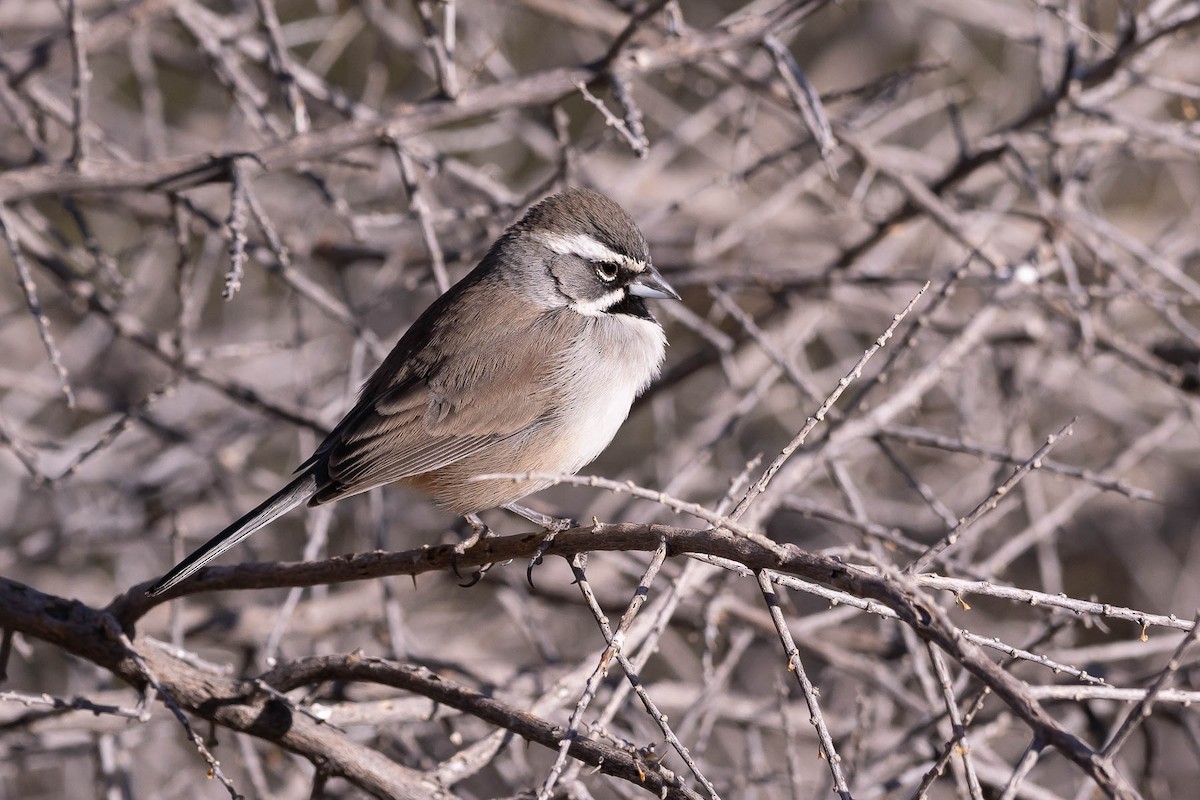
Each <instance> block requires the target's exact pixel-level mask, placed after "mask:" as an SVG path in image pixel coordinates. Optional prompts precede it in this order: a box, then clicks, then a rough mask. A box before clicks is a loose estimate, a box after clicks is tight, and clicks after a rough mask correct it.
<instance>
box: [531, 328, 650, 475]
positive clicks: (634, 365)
mask: <svg viewBox="0 0 1200 800" xmlns="http://www.w3.org/2000/svg"><path fill="white" fill-rule="evenodd" d="M586 323H587V324H586V329H585V332H584V333H583V335H581V336H580V337H579V339H578V341H577V342H576V343H575V345H574V346H573V347H572V348H571V349H570V350H569V351H568V353H567V355H566V357H565V358H564V360H563V363H562V364H561V365H560V367H559V374H558V384H557V385H559V386H561V387H563V392H564V395H566V396H567V397H570V398H571V399H572V401H571V402H568V403H564V406H566V407H567V408H566V409H565V410H564V412H563V414H562V415H561V416H560V418H559V425H558V426H556V427H558V436H557V437H556V438H557V439H558V442H557V444H558V447H557V448H555V449H556V450H558V453H559V455H560V459H561V461H560V463H561V466H560V468H559V469H560V471H562V472H567V473H573V472H576V471H578V470H579V469H580V468H582V467H583V466H584V465H586V464H588V463H590V462H591V461H592V460H593V459H595V458H596V456H598V455H600V453H601V452H603V450H604V448H606V447H608V444H609V442H611V441H612V439H613V437H614V436H616V434H617V430H618V429H619V428H620V427H621V423H623V422H624V421H625V418H626V417H627V416H629V407H630V406H631V405H632V404H633V400H634V398H636V397H637V396H638V395H639V394H641V393H642V391H643V390H644V389H645V388H646V387H647V386H649V385H650V381H652V380H654V378H655V376H656V375H658V370H659V368H660V367H661V366H662V362H663V357H664V355H665V354H666V346H667V339H666V336H665V334H664V333H663V329H662V327H661V326H660V325H658V323H656V322H652V321H650V320H647V319H641V318H639V317H634V316H630V315H628V314H603V315H600V316H595V317H587V318H586Z"/></svg>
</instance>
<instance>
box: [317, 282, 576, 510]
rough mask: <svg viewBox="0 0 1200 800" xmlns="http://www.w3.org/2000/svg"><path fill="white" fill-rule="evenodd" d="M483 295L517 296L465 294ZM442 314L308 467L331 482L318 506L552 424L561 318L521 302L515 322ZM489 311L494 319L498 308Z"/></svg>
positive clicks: (367, 388)
mask: <svg viewBox="0 0 1200 800" xmlns="http://www.w3.org/2000/svg"><path fill="white" fill-rule="evenodd" d="M482 288H488V289H489V291H490V292H491V293H492V297H491V298H490V300H492V301H496V300H497V299H498V298H497V297H496V294H497V293H505V292H510V291H511V290H508V289H506V288H504V287H497V286H491V287H481V286H475V287H467V289H466V290H465V291H466V292H468V293H469V292H470V291H472V290H473V289H474V290H476V291H477V290H480V289H482ZM452 292H453V290H452ZM499 299H501V300H503V299H504V298H499ZM476 300H478V298H476ZM459 302H460V305H459V308H460V309H461V308H462V307H464V306H468V307H469V306H471V305H472V304H471V303H470V298H467V297H464V298H462V299H461V300H460V301H459ZM439 305H444V304H442V303H441V301H439V303H435V304H434V305H433V306H431V307H430V309H429V311H428V312H427V314H434V317H435V318H434V319H431V320H426V319H424V318H422V320H418V321H417V322H416V323H414V325H413V327H412V329H410V331H409V333H408V334H406V335H405V336H404V337H403V338H402V339H401V340H400V342H399V343H398V344H397V345H396V347H395V349H394V350H393V351H392V353H391V354H390V355H389V356H388V358H387V359H386V360H385V361H384V363H383V364H381V365H380V367H379V369H377V370H376V371H375V373H374V374H373V375H372V376H371V378H370V379H369V380H368V381H367V383H366V384H365V385H364V387H363V393H362V395H361V396H360V398H359V401H358V403H357V405H356V406H355V407H354V408H353V409H352V410H351V411H350V413H349V414H347V415H346V418H345V419H343V420H342V422H341V423H340V424H339V425H338V426H337V428H335V429H334V431H333V432H332V433H331V434H330V435H329V437H328V438H327V439H326V440H325V441H324V442H323V443H322V444H321V446H320V447H318V448H317V451H316V453H314V454H313V458H312V459H310V460H309V462H306V463H307V464H310V465H311V464H315V465H317V467H318V469H319V470H320V472H321V473H323V474H322V478H323V479H324V480H322V481H321V484H322V485H321V488H320V490H319V491H318V492H317V494H316V496H314V498H313V500H312V501H311V502H312V503H313V504H319V503H324V502H329V501H330V500H335V499H337V498H339V497H344V496H347V495H351V494H357V493H359V492H363V491H366V490H367V489H370V488H373V487H375V486H380V485H382V484H385V483H391V482H392V481H396V480H401V479H403V478H408V477H413V476H417V475H421V474H423V473H427V472H432V471H435V470H438V469H442V468H443V467H446V466H449V465H450V464H454V463H456V462H459V461H462V460H463V459H466V458H469V457H471V456H474V455H477V454H479V453H481V452H483V451H485V450H487V449H488V448H490V447H493V446H495V445H496V444H498V443H500V442H503V441H504V440H506V439H509V438H510V437H513V436H519V435H522V434H524V433H527V432H529V431H531V430H532V429H533V428H534V427H536V426H538V425H540V424H544V422H545V421H546V420H547V419H548V418H549V417H550V415H551V413H552V409H553V407H554V387H553V379H552V378H553V375H554V373H555V370H556V365H557V363H558V361H559V360H560V359H561V352H562V347H561V344H560V346H559V347H558V348H555V347H553V346H552V344H551V343H552V342H555V341H558V342H560V343H561V342H562V339H561V337H556V336H555V333H556V332H560V331H557V328H558V327H559V325H560V324H561V323H560V321H559V320H557V318H556V315H547V314H542V313H537V312H536V311H535V310H533V309H528V310H526V309H527V305H526V304H523V303H520V302H516V301H515V298H514V302H512V303H510V305H512V306H513V307H514V308H516V309H518V310H517V311H516V312H515V313H512V314H496V313H490V314H488V315H487V317H483V316H478V317H473V318H467V319H463V318H461V317H460V318H456V319H454V320H448V319H447V318H446V316H445V314H444V309H442V311H441V312H440V313H434V312H438V311H439ZM474 305H475V306H476V307H480V305H479V303H475V304H474ZM483 308H484V309H485V310H487V309H491V310H492V311H494V310H495V305H494V303H488V304H485V305H484V306H483ZM522 312H523V313H522ZM450 322H454V324H453V325H451V324H449V323H450ZM422 323H425V324H424V325H423V324H422ZM481 342H485V343H487V346H486V347H480V343H481ZM432 353H436V354H437V356H438V357H437V358H430V355H431V354H432Z"/></svg>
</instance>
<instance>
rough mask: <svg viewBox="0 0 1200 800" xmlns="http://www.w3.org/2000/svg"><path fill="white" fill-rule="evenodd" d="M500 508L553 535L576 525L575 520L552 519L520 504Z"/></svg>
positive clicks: (566, 518) (564, 518)
mask: <svg viewBox="0 0 1200 800" xmlns="http://www.w3.org/2000/svg"><path fill="white" fill-rule="evenodd" d="M501 508H503V509H505V510H506V511H511V512H512V513H514V514H516V515H517V516H519V517H524V518H525V519H527V520H529V521H530V522H532V523H533V524H534V525H540V526H541V527H543V528H545V529H546V530H548V531H553V532H554V533H559V532H561V531H565V530H569V529H571V528H574V527H575V525H576V522H575V520H573V519H570V518H568V517H552V516H550V515H549V514H543V513H542V512H540V511H534V510H533V509H532V508H529V507H528V506H523V505H521V504H520V503H509V504H508V505H506V506H501Z"/></svg>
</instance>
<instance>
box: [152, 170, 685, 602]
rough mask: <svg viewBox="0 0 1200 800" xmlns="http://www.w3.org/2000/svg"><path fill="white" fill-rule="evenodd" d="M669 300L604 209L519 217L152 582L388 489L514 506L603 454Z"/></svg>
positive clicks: (615, 214) (169, 580)
mask: <svg viewBox="0 0 1200 800" xmlns="http://www.w3.org/2000/svg"><path fill="white" fill-rule="evenodd" d="M667 297H670V298H675V299H679V295H678V294H676V292H675V290H674V289H672V288H671V287H670V286H669V285H668V284H667V282H666V281H665V280H663V277H662V276H661V275H660V274H659V273H658V271H657V270H655V269H654V267H653V265H652V264H651V263H650V253H649V250H648V249H647V247H646V240H645V239H644V238H643V237H642V233H641V231H639V230H638V227H637V224H636V223H635V222H634V221H633V220H632V219H630V217H629V215H628V214H626V213H625V211H624V210H623V209H622V208H621V207H620V206H619V205H617V204H616V203H614V202H613V201H612V200H610V199H609V198H607V197H605V196H604V195H602V194H599V193H597V192H594V191H591V190H588V189H568V190H567V191H565V192H562V193H560V194H556V195H553V196H551V197H548V198H546V199H545V200H543V201H542V202H540V203H538V204H537V205H535V206H533V207H532V208H531V209H529V211H528V212H526V214H525V216H524V217H522V218H521V220H520V221H519V222H517V223H516V224H514V225H513V226H512V227H510V228H509V229H508V230H507V231H505V232H504V234H503V235H502V236H501V237H500V238H499V239H498V240H497V241H496V243H495V244H494V245H492V248H491V250H489V251H488V253H487V255H486V256H484V258H483V260H482V261H481V262H480V263H479V266H477V267H475V269H474V270H472V271H471V273H470V274H469V275H467V276H466V277H465V278H463V279H462V280H461V281H459V282H458V283H457V284H455V285H454V286H453V287H451V289H450V290H449V291H448V292H446V293H445V294H443V295H442V296H441V297H439V298H438V299H437V300H436V301H435V302H434V303H433V305H431V306H430V307H429V308H428V309H426V310H425V313H423V314H422V315H421V316H420V317H419V318H418V319H417V321H416V322H414V323H413V325H412V327H410V328H409V329H408V331H407V332H406V333H405V334H404V336H403V337H401V339H400V341H399V342H398V343H397V344H396V346H395V348H393V349H392V352H391V353H390V354H389V355H388V357H387V358H386V359H384V361H383V363H382V364H380V365H379V368H378V369H376V370H375V372H374V374H373V375H371V377H370V378H369V379H368V380H367V382H366V384H364V386H363V388H362V392H361V394H360V396H359V399H358V402H357V403H355V405H354V408H352V409H351V410H350V412H349V413H348V414H346V416H345V417H344V418H343V419H342V421H341V422H339V423H338V425H337V427H335V428H334V429H333V432H332V433H330V434H329V436H328V437H326V439H325V441H324V442H322V443H321V445H320V446H319V447H318V448H317V449H316V452H314V453H313V454H312V456H311V457H310V458H309V459H308V460H307V461H305V462H304V463H303V464H301V465H300V468H299V469H298V470H297V472H298V473H299V477H297V478H296V479H295V480H293V481H292V482H291V483H289V484H288V485H287V486H285V487H284V488H283V489H281V490H280V491H279V492H278V493H276V494H275V495H274V496H273V497H271V498H270V499H269V500H267V501H266V502H264V503H263V504H262V505H260V506H259V507H258V508H256V509H254V510H253V511H251V512H250V513H249V514H247V515H246V516H244V517H242V518H241V519H239V520H238V521H237V522H235V523H233V524H232V525H230V526H229V527H228V528H226V529H225V530H223V531H221V532H220V533H219V534H217V535H216V536H214V537H213V538H212V539H211V540H209V541H208V542H207V543H206V544H205V545H204V546H203V547H201V548H200V549H198V550H197V551H196V552H194V553H192V554H191V555H190V556H188V557H187V558H185V559H184V560H183V561H182V562H180V563H179V564H178V565H177V566H176V567H175V568H174V569H172V570H171V571H170V572H168V573H167V574H166V576H164V577H163V578H162V580H160V581H159V582H158V583H156V584H154V586H152V587H151V588H150V590H149V592H148V594H151V595H156V594H160V593H162V592H165V591H166V590H167V589H169V588H171V587H172V586H174V585H175V584H177V583H179V582H180V581H182V580H184V579H185V578H187V577H188V576H190V575H191V574H192V573H194V572H196V571H197V570H199V569H200V568H201V567H203V566H204V565H205V564H207V563H208V562H209V561H211V560H212V559H214V558H216V557H217V556H219V555H221V554H222V553H224V552H225V551H226V550H228V549H229V548H231V547H233V546H234V545H236V544H237V543H238V542H240V541H242V540H243V539H245V538H246V537H247V536H250V535H251V534H252V533H254V532H255V531H257V530H258V529H259V528H262V527H263V526H264V525H267V524H268V523H270V522H271V521H273V520H275V519H276V518H277V517H279V516H280V515H282V514H284V513H285V512H287V511H288V510H290V509H292V508H295V507H296V506H298V505H300V504H301V503H303V502H305V501H307V502H308V504H309V505H310V506H313V505H320V504H322V503H328V502H331V501H333V500H338V499H341V498H343V497H348V496H350V495H353V494H358V493H360V492H365V491H367V490H368V489H373V488H375V487H376V486H382V485H383V484H386V483H393V482H399V483H401V484H403V485H406V486H409V487H412V488H415V489H418V490H420V491H422V492H424V493H426V494H428V495H430V496H431V497H432V498H433V499H434V500H435V501H436V502H437V503H438V504H440V505H442V506H444V507H445V508H447V509H449V510H450V511H453V512H455V513H457V514H472V513H474V512H476V511H482V510H484V509H488V508H496V507H498V506H504V505H507V504H510V503H513V502H515V501H517V500H519V499H520V498H522V497H524V496H525V495H527V494H530V493H531V492H536V491H537V490H539V489H543V488H545V486H546V483H544V482H541V481H524V482H514V481H504V480H489V481H476V480H472V478H473V477H474V476H477V475H484V474H489V473H501V472H508V473H512V472H554V473H574V472H576V471H578V470H579V469H580V468H581V467H583V466H584V465H585V464H587V463H588V462H590V461H591V460H592V459H594V458H595V457H596V456H598V455H599V454H600V452H601V451H602V450H604V448H605V447H607V446H608V443H609V442H610V441H612V438H613V436H614V435H616V432H617V429H618V428H619V427H620V426H621V423H622V422H624V421H625V417H626V416H627V415H628V414H629V407H630V405H631V404H632V402H633V399H634V398H635V397H636V396H637V395H638V394H640V393H641V392H642V390H643V389H645V388H646V386H647V385H648V384H649V383H650V381H651V380H653V378H654V376H655V375H657V374H658V370H659V366H660V365H661V364H662V360H663V355H664V349H665V347H666V337H665V336H664V334H663V329H662V326H660V325H659V324H658V322H657V321H656V320H655V319H654V317H652V316H651V315H650V313H649V311H647V310H646V305H645V303H644V302H643V298H667Z"/></svg>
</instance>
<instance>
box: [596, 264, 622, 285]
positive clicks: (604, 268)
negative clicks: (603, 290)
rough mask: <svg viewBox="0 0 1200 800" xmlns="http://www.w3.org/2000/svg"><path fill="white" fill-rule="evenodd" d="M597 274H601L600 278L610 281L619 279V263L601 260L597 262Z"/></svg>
mask: <svg viewBox="0 0 1200 800" xmlns="http://www.w3.org/2000/svg"><path fill="white" fill-rule="evenodd" d="M596 274H597V275H599V276H600V280H602V281H605V282H608V281H615V280H616V279H617V265H616V264H613V263H612V262H609V261H599V262H597V263H596Z"/></svg>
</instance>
